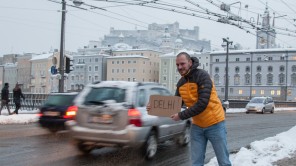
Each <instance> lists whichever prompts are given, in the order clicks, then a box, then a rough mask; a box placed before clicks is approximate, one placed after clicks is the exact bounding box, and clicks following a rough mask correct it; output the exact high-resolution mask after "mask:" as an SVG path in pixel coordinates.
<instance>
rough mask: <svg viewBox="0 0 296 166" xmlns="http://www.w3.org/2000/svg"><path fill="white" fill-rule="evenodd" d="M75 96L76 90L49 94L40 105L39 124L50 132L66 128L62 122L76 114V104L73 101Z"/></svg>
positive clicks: (71, 118)
mask: <svg viewBox="0 0 296 166" xmlns="http://www.w3.org/2000/svg"><path fill="white" fill-rule="evenodd" d="M76 96H77V93H76V92H73V93H51V94H49V96H48V98H47V100H46V101H45V102H44V104H43V105H42V106H41V107H40V114H39V124H40V125H41V126H42V127H44V128H47V129H49V131H51V132H56V131H58V130H64V129H66V128H65V124H64V123H65V122H66V121H68V120H73V119H74V117H75V115H76V111H77V106H75V105H74V103H73V101H74V98H75V97H76Z"/></svg>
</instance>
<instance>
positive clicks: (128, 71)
mask: <svg viewBox="0 0 296 166" xmlns="http://www.w3.org/2000/svg"><path fill="white" fill-rule="evenodd" d="M161 54H162V53H161V52H159V51H155V50H150V49H127V50H117V51H113V52H112V56H110V57H108V58H107V80H125V81H138V82H159V61H160V59H159V56H160V55H161Z"/></svg>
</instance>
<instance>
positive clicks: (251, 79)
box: [249, 52, 253, 100]
mask: <svg viewBox="0 0 296 166" xmlns="http://www.w3.org/2000/svg"><path fill="white" fill-rule="evenodd" d="M250 73H251V77H250V97H249V98H250V100H251V99H252V90H253V53H252V52H251V72H250Z"/></svg>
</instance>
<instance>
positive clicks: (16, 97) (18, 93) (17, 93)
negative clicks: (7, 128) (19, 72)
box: [13, 83, 25, 114]
mask: <svg viewBox="0 0 296 166" xmlns="http://www.w3.org/2000/svg"><path fill="white" fill-rule="evenodd" d="M21 98H23V99H24V100H25V96H24V95H23V93H22V90H21V88H20V85H19V84H18V83H17V84H15V87H14V89H13V102H14V104H15V110H14V112H13V114H18V110H19V109H20V108H21Z"/></svg>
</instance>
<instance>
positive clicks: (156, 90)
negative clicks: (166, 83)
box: [150, 88, 171, 96]
mask: <svg viewBox="0 0 296 166" xmlns="http://www.w3.org/2000/svg"><path fill="white" fill-rule="evenodd" d="M150 95H162V96H171V93H170V92H169V91H168V90H167V89H163V88H151V92H150Z"/></svg>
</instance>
